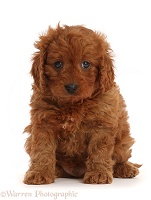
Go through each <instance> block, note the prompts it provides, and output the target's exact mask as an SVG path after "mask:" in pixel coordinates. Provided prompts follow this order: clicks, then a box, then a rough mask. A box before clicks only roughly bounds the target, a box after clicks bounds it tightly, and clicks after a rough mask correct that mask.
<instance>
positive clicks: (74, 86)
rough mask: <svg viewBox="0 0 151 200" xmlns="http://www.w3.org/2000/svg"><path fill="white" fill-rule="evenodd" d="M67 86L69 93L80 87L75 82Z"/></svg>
mask: <svg viewBox="0 0 151 200" xmlns="http://www.w3.org/2000/svg"><path fill="white" fill-rule="evenodd" d="M65 88H66V90H67V91H68V93H70V94H73V93H74V92H75V91H76V89H77V88H78V86H77V85H76V84H74V83H70V84H67V85H65Z"/></svg>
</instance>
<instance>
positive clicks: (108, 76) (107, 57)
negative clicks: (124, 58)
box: [99, 35, 115, 93]
mask: <svg viewBox="0 0 151 200" xmlns="http://www.w3.org/2000/svg"><path fill="white" fill-rule="evenodd" d="M100 42H101V59H100V66H99V84H100V89H101V92H102V93H105V92H107V91H108V90H110V89H111V88H112V86H113V85H114V78H115V75H114V66H113V58H112V50H111V48H110V45H109V44H108V43H107V42H106V37H105V36H104V35H101V36H100Z"/></svg>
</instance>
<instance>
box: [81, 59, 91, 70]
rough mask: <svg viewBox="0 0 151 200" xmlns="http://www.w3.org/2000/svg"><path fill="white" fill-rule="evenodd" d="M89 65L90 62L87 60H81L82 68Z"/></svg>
mask: <svg viewBox="0 0 151 200" xmlns="http://www.w3.org/2000/svg"><path fill="white" fill-rule="evenodd" d="M89 67H90V62H88V61H83V62H82V68H84V69H87V68H89Z"/></svg>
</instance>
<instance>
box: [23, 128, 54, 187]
mask: <svg viewBox="0 0 151 200" xmlns="http://www.w3.org/2000/svg"><path fill="white" fill-rule="evenodd" d="M25 146H26V150H27V153H28V154H29V155H30V158H31V160H30V161H31V163H30V168H29V170H28V171H27V172H26V174H25V177H24V183H25V184H33V185H40V184H49V183H52V182H54V179H55V165H56V158H55V151H56V142H55V137H54V134H53V133H52V132H51V131H48V130H45V127H43V128H42V127H38V126H37V127H35V126H34V127H32V131H31V135H30V136H29V138H28V139H27V141H26V145H25Z"/></svg>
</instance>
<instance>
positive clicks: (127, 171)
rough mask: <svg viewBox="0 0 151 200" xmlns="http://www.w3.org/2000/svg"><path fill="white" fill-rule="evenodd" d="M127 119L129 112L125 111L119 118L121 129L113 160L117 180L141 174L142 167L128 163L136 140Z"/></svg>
mask: <svg viewBox="0 0 151 200" xmlns="http://www.w3.org/2000/svg"><path fill="white" fill-rule="evenodd" d="M121 103H122V102H121ZM123 105H124V104H123ZM123 105H122V106H123ZM122 106H121V107H122ZM127 119H128V117H127V112H126V111H125V110H124V109H123V110H122V112H121V115H120V118H119V127H118V131H117V135H116V138H115V147H114V152H113V156H112V159H113V160H114V161H115V165H114V167H113V177H116V178H132V177H135V176H136V175H138V173H139V170H138V168H139V167H141V165H138V164H133V163H131V162H129V161H128V159H129V158H130V157H131V151H132V150H131V149H130V148H131V146H132V145H133V144H134V139H133V138H132V137H131V136H130V127H129V123H128V120H127Z"/></svg>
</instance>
